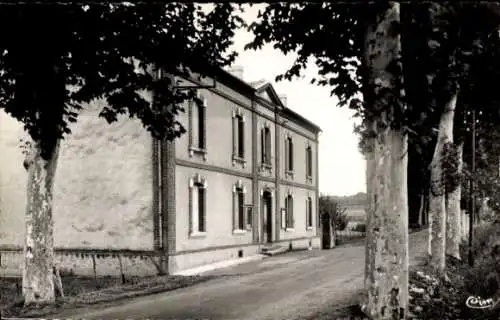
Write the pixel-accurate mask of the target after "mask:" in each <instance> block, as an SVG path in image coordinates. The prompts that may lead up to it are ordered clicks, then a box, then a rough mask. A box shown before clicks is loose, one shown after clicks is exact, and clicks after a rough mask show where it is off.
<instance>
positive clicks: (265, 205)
mask: <svg viewBox="0 0 500 320" xmlns="http://www.w3.org/2000/svg"><path fill="white" fill-rule="evenodd" d="M272 199H273V198H272V197H271V193H270V192H269V191H266V192H264V194H263V195H262V212H263V216H264V217H263V218H264V219H263V222H264V228H263V230H264V238H263V240H264V243H270V242H272V241H273V201H272Z"/></svg>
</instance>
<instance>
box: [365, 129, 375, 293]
mask: <svg viewBox="0 0 500 320" xmlns="http://www.w3.org/2000/svg"><path fill="white" fill-rule="evenodd" d="M369 127H370V129H373V125H372V124H371V123H370V125H369ZM368 139H370V140H369V141H368V148H369V150H368V152H367V154H366V173H365V174H366V195H367V197H366V198H367V200H368V201H367V203H366V207H365V214H366V225H367V226H371V224H372V222H371V217H372V215H373V210H374V208H375V200H376V197H375V196H374V192H373V191H374V190H373V184H374V183H375V154H374V150H373V148H374V144H375V141H374V140H373V139H372V138H368ZM371 239H372V235H371V228H366V237H365V242H366V244H365V287H368V285H369V284H370V283H373V282H374V281H375V279H374V278H373V275H374V274H373V272H372V267H373V264H374V260H373V259H372V258H371V253H372V251H373V250H370V245H369V241H371Z"/></svg>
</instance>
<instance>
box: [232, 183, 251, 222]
mask: <svg viewBox="0 0 500 320" xmlns="http://www.w3.org/2000/svg"><path fill="white" fill-rule="evenodd" d="M245 194H246V188H245V186H244V185H243V183H242V182H241V180H238V182H237V183H236V184H235V185H234V187H233V211H234V212H233V230H234V231H237V232H241V231H244V230H247V224H248V217H247V212H246V207H245Z"/></svg>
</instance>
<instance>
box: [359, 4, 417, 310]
mask: <svg viewBox="0 0 500 320" xmlns="http://www.w3.org/2000/svg"><path fill="white" fill-rule="evenodd" d="M399 21H400V5H399V3H397V2H390V3H388V4H387V7H386V8H385V9H384V12H382V13H381V14H380V16H379V17H377V19H374V22H373V24H372V25H370V26H368V30H367V31H368V32H367V35H366V51H365V55H366V56H365V59H364V62H365V63H366V64H367V67H368V72H369V77H368V83H369V87H370V88H372V90H373V95H372V96H371V97H370V98H368V99H366V98H367V97H365V103H369V104H373V105H369V107H371V108H374V109H377V107H380V108H381V109H383V111H381V113H380V114H377V115H376V116H375V118H373V125H374V128H376V131H375V133H376V138H375V143H374V160H373V162H374V174H373V175H372V179H373V180H372V182H371V183H369V185H370V188H372V189H371V190H370V193H371V194H372V198H371V199H370V201H371V204H370V205H373V210H372V211H371V212H370V218H369V224H368V226H367V229H368V232H367V240H366V241H367V242H366V246H367V249H366V250H367V253H366V257H367V258H368V259H369V261H368V262H367V266H366V269H365V270H366V272H367V274H365V291H366V292H365V301H364V302H363V305H362V310H363V311H364V313H366V314H367V315H368V316H369V317H371V318H372V319H404V318H405V317H406V308H407V304H408V198H407V196H408V194H407V189H408V186H407V168H408V156H407V152H408V150H407V148H408V143H407V137H406V134H405V132H404V131H403V130H400V129H395V128H393V127H392V126H391V122H392V117H393V116H394V115H396V114H397V113H398V112H400V111H401V108H402V106H401V105H399V103H400V101H401V100H400V98H401V97H402V96H403V95H404V92H402V90H401V87H402V73H399V71H398V70H402V68H401V64H400V62H401V60H400V57H401V40H400V35H399V33H398V32H394V30H393V28H392V26H394V25H396V24H399ZM396 66H398V67H396ZM393 72H398V73H397V74H396V73H393ZM389 103H391V104H389ZM392 103H393V104H392Z"/></svg>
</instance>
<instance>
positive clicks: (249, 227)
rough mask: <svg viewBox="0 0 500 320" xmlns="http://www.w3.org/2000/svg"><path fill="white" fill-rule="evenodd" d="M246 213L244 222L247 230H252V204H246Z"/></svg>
mask: <svg viewBox="0 0 500 320" xmlns="http://www.w3.org/2000/svg"><path fill="white" fill-rule="evenodd" d="M246 209H247V210H246V213H247V216H246V218H247V220H246V223H247V226H246V227H247V230H252V220H253V218H252V217H253V207H252V206H248V207H246Z"/></svg>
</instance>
